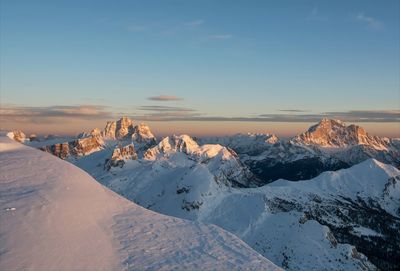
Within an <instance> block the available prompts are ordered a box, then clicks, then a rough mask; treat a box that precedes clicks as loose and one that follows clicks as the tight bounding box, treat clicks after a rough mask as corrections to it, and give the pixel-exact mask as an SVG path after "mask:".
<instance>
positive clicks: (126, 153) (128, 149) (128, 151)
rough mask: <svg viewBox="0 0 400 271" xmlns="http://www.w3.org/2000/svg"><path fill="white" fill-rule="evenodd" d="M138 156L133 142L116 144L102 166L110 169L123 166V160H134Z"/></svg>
mask: <svg viewBox="0 0 400 271" xmlns="http://www.w3.org/2000/svg"><path fill="white" fill-rule="evenodd" d="M137 158H138V156H137V153H136V151H135V147H134V145H133V144H129V145H127V146H124V147H122V146H118V147H116V148H115V149H114V151H113V153H112V155H111V158H110V159H107V160H106V163H105V166H104V168H105V169H106V170H110V169H111V168H112V167H123V166H124V164H125V160H136V159H137Z"/></svg>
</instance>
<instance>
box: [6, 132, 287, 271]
mask: <svg viewBox="0 0 400 271" xmlns="http://www.w3.org/2000/svg"><path fill="white" fill-rule="evenodd" d="M0 167H1V171H0V194H1V195H2V196H1V199H0V206H1V211H0V219H1V227H0V239H1V242H0V250H1V252H2V253H1V255H0V269H1V270H10V271H12V270H38V271H39V270H40V271H42V270H165V271H167V270H228V269H229V270H281V269H280V268H278V267H277V266H275V265H274V264H273V263H271V262H270V261H268V260H267V259H265V258H264V257H262V256H261V255H260V254H258V253H257V252H255V251H254V250H252V249H251V248H250V247H249V246H248V245H246V244H245V243H244V242H243V241H241V240H240V239H239V238H237V237H236V236H234V235H233V234H231V233H228V232H226V231H224V230H222V229H220V228H219V227H216V226H213V225H205V224H203V223H199V222H190V221H187V220H181V219H177V218H172V217H168V216H164V215H161V214H157V213H154V212H151V211H149V210H146V209H144V208H142V207H140V206H138V205H136V204H134V203H132V202H130V201H128V200H126V199H124V198H122V197H120V196H118V195H117V194H115V193H113V192H111V191H110V190H108V189H106V188H105V187H103V186H101V185H100V184H99V183H98V182H96V181H95V180H94V179H92V178H91V177H90V176H89V175H88V174H86V173H85V172H83V171H81V170H80V169H78V168H76V167H75V166H72V165H71V164H69V163H67V162H64V161H62V160H60V159H56V158H55V157H52V156H51V155H48V154H46V153H43V152H40V151H38V150H35V149H32V148H29V147H26V146H23V145H21V144H18V143H16V142H13V141H11V140H10V139H8V138H6V137H5V136H4V135H1V136H0Z"/></svg>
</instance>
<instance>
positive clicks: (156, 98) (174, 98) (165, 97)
mask: <svg viewBox="0 0 400 271" xmlns="http://www.w3.org/2000/svg"><path fill="white" fill-rule="evenodd" d="M147 99H148V100H151V101H161V102H169V101H181V100H183V98H180V97H177V96H173V95H158V96H152V97H149V98H147Z"/></svg>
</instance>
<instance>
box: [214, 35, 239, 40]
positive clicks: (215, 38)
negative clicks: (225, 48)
mask: <svg viewBox="0 0 400 271" xmlns="http://www.w3.org/2000/svg"><path fill="white" fill-rule="evenodd" d="M232 37H233V36H232V35H231V34H216V35H209V36H208V38H209V39H212V40H227V39H230V38H232Z"/></svg>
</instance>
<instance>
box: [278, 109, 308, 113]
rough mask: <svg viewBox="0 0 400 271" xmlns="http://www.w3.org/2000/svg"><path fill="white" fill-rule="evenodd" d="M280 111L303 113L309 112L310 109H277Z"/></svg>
mask: <svg viewBox="0 0 400 271" xmlns="http://www.w3.org/2000/svg"><path fill="white" fill-rule="evenodd" d="M277 111H280V112H291V113H304V112H310V110H302V109H278V110H277Z"/></svg>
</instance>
